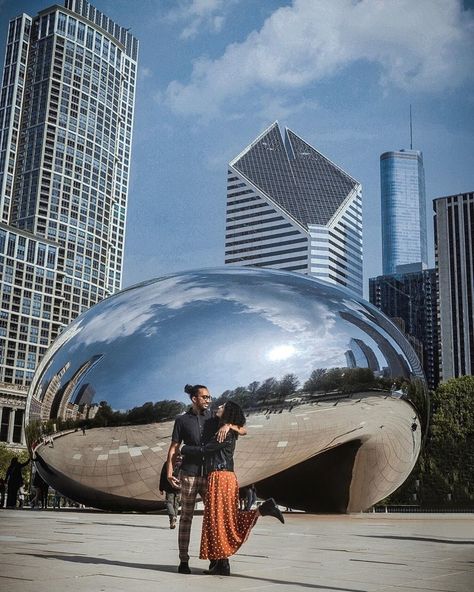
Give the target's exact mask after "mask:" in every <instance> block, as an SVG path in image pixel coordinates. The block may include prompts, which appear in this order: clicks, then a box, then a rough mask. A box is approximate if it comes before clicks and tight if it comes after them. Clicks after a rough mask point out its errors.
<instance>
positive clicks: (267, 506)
mask: <svg viewBox="0 0 474 592" xmlns="http://www.w3.org/2000/svg"><path fill="white" fill-rule="evenodd" d="M258 511H259V512H260V516H273V517H274V518H278V520H279V521H280V522H281V523H282V524H285V519H284V518H283V514H282V513H281V512H280V510H279V508H278V506H277V505H276V503H275V500H274V499H273V498H272V497H269V498H268V499H267V500H265V501H264V502H263V504H261V505H260V506H258Z"/></svg>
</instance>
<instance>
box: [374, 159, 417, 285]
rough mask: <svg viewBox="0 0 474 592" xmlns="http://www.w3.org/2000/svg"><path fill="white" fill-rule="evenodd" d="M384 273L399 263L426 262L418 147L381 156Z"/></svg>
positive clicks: (390, 270) (395, 267)
mask: <svg viewBox="0 0 474 592" xmlns="http://www.w3.org/2000/svg"><path fill="white" fill-rule="evenodd" d="M380 186H381V197H382V259H383V275H387V274H391V273H396V271H397V267H398V266H399V265H407V264H411V263H421V264H422V266H423V267H427V264H428V250H427V239H426V201H425V173H424V168H423V154H422V153H421V152H419V151H418V150H399V151H397V152H395V151H394V152H384V154H382V155H381V156H380Z"/></svg>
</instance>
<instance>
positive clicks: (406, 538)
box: [357, 534, 474, 545]
mask: <svg viewBox="0 0 474 592" xmlns="http://www.w3.org/2000/svg"><path fill="white" fill-rule="evenodd" d="M357 536H360V537H363V538H365V539H395V540H397V541H421V542H426V543H445V544H446V545H474V541H455V540H453V539H434V538H430V537H417V536H396V535H385V536H384V535H377V534H359V535H357Z"/></svg>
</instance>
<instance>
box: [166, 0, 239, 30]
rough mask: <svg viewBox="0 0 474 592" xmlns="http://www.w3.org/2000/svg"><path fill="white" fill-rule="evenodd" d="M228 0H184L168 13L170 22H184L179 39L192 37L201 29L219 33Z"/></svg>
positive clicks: (223, 21)
mask: <svg viewBox="0 0 474 592" xmlns="http://www.w3.org/2000/svg"><path fill="white" fill-rule="evenodd" d="M228 6H229V1H227V2H224V0H185V1H182V2H180V4H179V5H178V7H177V8H175V9H173V10H172V11H171V12H169V13H168V15H167V19H168V20H170V21H172V22H186V23H187V24H186V26H185V27H184V29H183V30H182V31H181V35H180V37H181V39H194V38H195V37H196V36H197V35H198V34H199V33H200V32H201V31H202V30H205V31H211V32H213V33H219V31H221V30H222V27H223V26H224V23H225V16H224V14H223V13H224V12H225V11H226V9H227V8H228Z"/></svg>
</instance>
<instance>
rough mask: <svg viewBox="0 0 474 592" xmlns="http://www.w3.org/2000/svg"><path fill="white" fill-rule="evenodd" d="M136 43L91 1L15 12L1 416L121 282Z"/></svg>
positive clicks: (3, 198)
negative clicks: (64, 333)
mask: <svg viewBox="0 0 474 592" xmlns="http://www.w3.org/2000/svg"><path fill="white" fill-rule="evenodd" d="M137 53H138V42H137V40H136V39H135V38H134V37H133V36H132V35H131V34H130V33H129V32H128V30H127V29H125V28H123V27H121V26H119V25H118V24H116V23H114V22H113V21H112V20H111V19H110V18H108V17H107V16H106V15H105V14H103V13H102V12H100V11H99V10H97V9H96V8H95V7H94V6H92V5H91V4H89V3H88V2H86V1H85V0H66V1H65V4H64V7H60V6H58V5H54V6H51V7H49V8H46V9H44V10H42V11H41V12H39V14H38V15H37V16H35V17H31V16H28V15H26V14H22V15H21V16H19V17H17V18H15V19H13V20H12V21H11V22H10V25H9V29H8V37H7V44H6V51H5V64H4V73H3V81H2V87H1V94H0V150H1V152H0V190H1V193H0V214H1V224H0V266H1V267H0V279H1V288H0V289H1V298H2V300H1V310H0V412H2V424H6V423H8V424H9V425H10V426H11V423H12V416H14V417H15V421H16V417H17V415H21V408H22V401H23V397H24V391H25V390H26V388H27V386H28V384H29V382H30V381H31V378H32V376H33V372H34V369H35V367H36V365H37V364H38V363H39V361H40V359H41V357H42V355H43V354H44V353H45V351H46V348H47V346H48V345H49V344H50V343H51V341H52V340H53V339H54V338H55V336H56V335H57V334H58V332H59V331H60V329H61V327H62V326H65V325H67V324H69V323H70V322H71V321H72V320H73V319H74V318H75V317H76V316H77V315H78V314H80V313H81V312H82V311H83V310H85V309H87V308H89V307H90V306H92V305H93V304H95V303H96V302H98V301H99V300H101V299H102V298H104V297H106V296H108V295H110V294H112V293H113V292H115V291H116V290H118V289H120V287H121V277H122V262H123V247H124V233H125V218H126V211H127V194H128V183H129V169H130V151H131V141H132V124H133V111H134V102H135V86H136V74H137ZM13 385H14V386H13ZM2 405H3V409H2ZM13 409H18V411H15V413H14V412H13V411H12V410H13ZM7 415H8V417H7ZM7 420H8V421H7ZM8 429H9V430H10V431H11V428H8ZM3 431H5V430H3Z"/></svg>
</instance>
